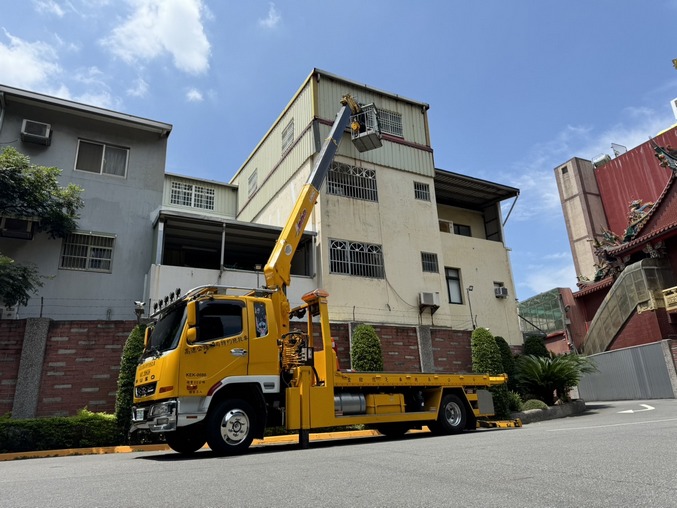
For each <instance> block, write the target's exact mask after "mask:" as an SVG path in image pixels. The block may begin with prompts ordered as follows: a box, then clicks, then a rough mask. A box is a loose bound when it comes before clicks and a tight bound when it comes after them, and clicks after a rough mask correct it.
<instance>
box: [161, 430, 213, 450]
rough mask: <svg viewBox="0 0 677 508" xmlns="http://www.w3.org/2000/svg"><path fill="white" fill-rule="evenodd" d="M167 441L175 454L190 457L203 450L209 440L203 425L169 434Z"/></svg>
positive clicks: (166, 437)
mask: <svg viewBox="0 0 677 508" xmlns="http://www.w3.org/2000/svg"><path fill="white" fill-rule="evenodd" d="M165 440H166V441H167V444H168V445H169V447H170V448H171V449H172V450H174V451H175V452H178V453H183V454H184V455H190V454H191V453H193V452H195V451H197V450H199V449H200V448H202V447H203V446H204V444H205V442H206V441H207V438H206V437H205V435H204V429H203V428H202V426H201V425H191V426H190V427H181V428H178V429H176V430H175V431H174V432H167V433H166V434H165Z"/></svg>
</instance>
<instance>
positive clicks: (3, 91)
mask: <svg viewBox="0 0 677 508" xmlns="http://www.w3.org/2000/svg"><path fill="white" fill-rule="evenodd" d="M0 99H3V104H4V101H6V100H7V99H10V100H12V101H16V102H23V103H26V104H31V103H36V102H37V103H40V104H41V106H42V107H43V108H46V109H52V110H55V111H64V112H68V113H71V114H75V115H78V116H83V117H87V118H93V119H97V120H100V119H101V117H105V118H106V120H107V121H108V122H111V123H116V124H119V125H125V126H133V127H135V128H137V129H142V130H146V131H151V132H157V133H158V134H160V136H162V137H167V136H169V133H170V132H172V125H171V124H168V123H164V122H157V121H155V120H149V119H147V118H141V117H139V116H134V115H128V114H126V113H119V112H117V111H112V110H110V109H104V108H99V107H97V106H90V105H88V104H81V103H79V102H74V101H70V100H67V99H60V98H58V97H52V96H49V95H43V94H40V93H36V92H29V91H28V90H21V89H19V88H13V87H11V86H6V85H2V84H0Z"/></svg>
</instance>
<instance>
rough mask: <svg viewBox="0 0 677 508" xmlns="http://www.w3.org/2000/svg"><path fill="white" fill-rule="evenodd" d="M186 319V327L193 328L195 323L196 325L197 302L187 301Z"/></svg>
mask: <svg viewBox="0 0 677 508" xmlns="http://www.w3.org/2000/svg"><path fill="white" fill-rule="evenodd" d="M186 321H187V323H186V324H187V325H188V328H195V325H197V303H196V302H188V305H187V306H186Z"/></svg>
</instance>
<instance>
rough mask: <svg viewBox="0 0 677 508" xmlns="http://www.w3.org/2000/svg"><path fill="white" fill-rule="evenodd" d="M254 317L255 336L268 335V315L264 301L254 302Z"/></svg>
mask: <svg viewBox="0 0 677 508" xmlns="http://www.w3.org/2000/svg"><path fill="white" fill-rule="evenodd" d="M254 318H255V319H256V336H257V337H265V336H266V335H268V315H267V314H266V304H265V303H255V304H254Z"/></svg>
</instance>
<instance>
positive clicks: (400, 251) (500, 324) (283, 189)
mask: <svg viewBox="0 0 677 508" xmlns="http://www.w3.org/2000/svg"><path fill="white" fill-rule="evenodd" d="M347 93H349V94H351V95H352V96H353V97H354V98H355V99H356V100H357V101H358V102H359V103H361V104H363V105H367V104H375V106H376V108H377V109H378V110H379V116H380V124H381V130H382V138H383V146H382V147H381V148H378V149H376V150H371V151H368V152H364V153H360V152H359V151H358V150H357V149H356V148H355V147H354V146H353V145H352V144H351V143H350V141H349V139H350V137H349V135H348V134H347V133H346V134H345V135H344V137H345V139H344V141H343V142H342V143H341V144H340V146H339V149H338V152H337V156H336V158H335V160H334V163H333V164H332V167H331V169H330V172H329V174H328V176H327V180H326V182H325V184H324V187H323V189H322V191H321V194H320V197H319V201H318V204H317V206H316V207H315V209H314V211H313V216H312V217H311V220H310V222H309V224H310V226H309V227H310V229H311V230H312V232H313V233H314V234H315V235H316V236H315V237H314V239H313V245H312V250H311V258H312V261H313V264H314V265H313V266H314V277H315V279H316V280H315V283H316V284H317V285H318V286H320V287H323V288H325V289H326V290H327V291H328V292H329V295H330V300H329V301H330V317H331V319H332V321H334V322H343V323H352V322H368V323H387V324H390V325H402V326H413V327H431V326H434V327H447V328H450V329H462V330H471V329H472V328H473V326H483V327H487V328H490V329H491V330H492V331H493V332H494V333H495V334H496V335H501V336H503V337H505V338H506V340H508V342H510V343H511V344H521V336H520V333H519V326H518V323H517V317H516V315H517V309H516V300H515V289H514V284H513V278H512V273H511V269H510V262H509V255H508V249H507V248H506V245H505V243H504V234H503V227H502V223H501V211H500V203H501V202H502V201H503V200H506V199H509V198H514V197H516V196H517V194H518V192H519V191H518V190H517V189H514V188H511V187H507V186H504V185H500V184H497V183H492V182H487V181H483V180H478V179H474V178H470V177H466V176H462V175H459V174H456V173H450V172H448V171H444V170H441V169H438V168H436V167H435V164H434V159H433V149H432V146H431V143H430V132H429V127H428V117H427V111H428V109H429V106H428V104H425V103H422V102H418V101H415V100H411V99H407V98H404V97H402V96H400V95H396V94H392V93H389V92H385V91H382V90H377V89H375V88H371V87H368V86H365V85H362V84H358V83H356V82H353V81H349V80H347V79H344V78H342V77H339V76H335V75H332V74H330V73H327V72H325V71H321V70H319V69H314V70H313V71H312V72H311V74H310V75H309V76H308V78H307V79H306V80H305V81H304V82H303V84H302V85H301V87H300V89H299V90H298V92H297V93H296V94H295V95H294V97H292V99H291V101H290V102H289V104H288V105H287V107H286V108H285V109H284V110H283V111H282V112H281V114H280V115H279V117H278V118H277V120H276V121H275V122H274V123H273V125H272V126H271V127H270V129H269V130H268V132H267V133H266V135H265V136H264V137H263V139H262V140H261V141H260V142H259V143H258V145H257V146H256V148H255V149H254V150H253V152H252V153H251V155H250V156H249V158H248V159H247V160H246V161H245V163H244V164H243V165H242V167H241V168H240V169H239V171H238V172H237V173H236V175H235V176H234V177H233V179H232V181H231V183H232V184H233V185H235V186H236V187H237V189H238V190H237V192H238V200H237V201H238V211H237V218H238V220H241V221H244V222H255V223H258V224H267V225H275V226H282V225H283V224H284V222H285V221H286V218H287V216H288V214H289V213H290V212H291V208H292V206H293V204H294V201H295V199H296V196H297V194H298V192H299V189H300V188H301V186H302V185H303V184H304V183H305V182H306V179H307V177H308V175H309V173H310V171H311V168H312V167H313V163H314V161H315V159H316V158H317V155H318V152H319V149H320V146H321V143H322V141H323V140H324V138H325V137H326V136H327V134H328V132H329V128H330V126H331V124H332V122H333V119H334V116H335V115H336V112H337V110H338V109H339V107H340V104H339V100H340V99H341V97H342V96H343V95H344V94H347Z"/></svg>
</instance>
